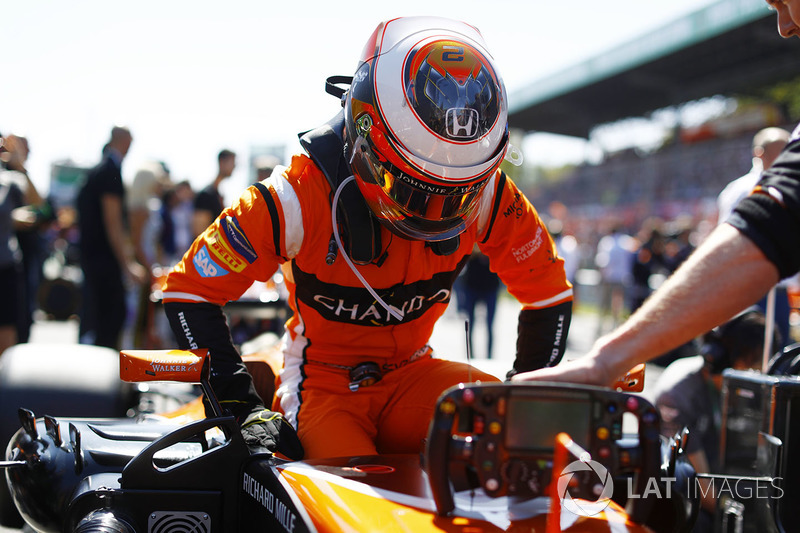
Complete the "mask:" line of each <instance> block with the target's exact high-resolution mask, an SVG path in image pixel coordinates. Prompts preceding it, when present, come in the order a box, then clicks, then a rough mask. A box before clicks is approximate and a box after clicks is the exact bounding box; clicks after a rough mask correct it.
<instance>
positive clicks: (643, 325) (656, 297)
mask: <svg viewBox="0 0 800 533" xmlns="http://www.w3.org/2000/svg"><path fill="white" fill-rule="evenodd" d="M777 282H778V269H777V268H776V267H775V265H774V264H773V263H772V262H770V261H769V260H768V259H767V258H766V256H765V255H764V254H763V253H762V252H761V250H760V249H759V248H758V247H757V246H756V245H755V244H754V243H753V242H752V241H751V240H750V239H748V238H747V237H745V236H744V235H743V234H742V233H740V232H739V231H738V230H737V229H735V228H734V227H732V226H730V225H728V224H723V225H721V226H719V227H717V228H716V229H715V230H714V231H713V232H712V233H711V235H710V236H709V237H708V238H707V239H706V241H704V242H703V244H702V245H701V246H700V247H699V248H698V249H697V250H696V251H695V252H694V253H693V254H692V255H691V256H690V257H689V258H688V259H687V260H686V261H685V262H684V263H683V265H681V267H680V268H679V269H678V270H677V271H676V272H675V273H674V274H673V275H672V276H670V278H669V279H667V281H666V282H665V283H664V285H662V286H661V287H659V289H658V290H657V291H656V292H655V293H653V295H652V296H651V297H650V298H649V299H648V300H647V301H646V302H645V303H644V305H643V306H642V307H640V308H639V309H638V310H637V311H636V312H635V313H634V314H633V315H632V316H631V317H630V318H629V319H628V320H627V321H626V322H625V323H624V324H622V325H621V326H620V327H619V328H617V329H616V330H614V331H612V332H611V333H609V334H608V335H606V336H604V337H601V338H600V339H598V340H597V341H596V342H595V344H594V346H592V349H591V350H590V351H589V353H588V354H587V355H586V356H584V357H581V358H579V359H575V360H573V361H569V362H566V363H564V364H562V365H560V366H559V367H557V368H546V369H543V370H539V371H536V372H530V373H524V374H518V375H516V376H514V379H515V380H549V381H569V382H575V383H588V384H595V385H606V386H608V385H611V384H612V383H613V382H614V381H615V380H616V379H617V378H618V377H619V376H622V375H624V374H625V372H627V371H628V370H629V369H630V368H632V367H633V366H635V365H636V364H638V363H642V362H645V361H648V360H650V359H652V358H654V357H656V356H658V355H660V354H662V353H665V352H667V351H669V350H671V349H673V348H676V347H678V346H680V345H681V344H683V343H685V342H687V341H689V340H690V339H693V338H695V337H696V336H698V335H700V334H702V333H704V332H706V331H708V330H710V329H711V328H713V327H714V326H716V325H718V324H721V323H722V322H724V321H726V320H728V319H729V318H731V317H732V316H734V315H735V314H736V313H738V312H739V311H741V310H742V309H744V308H746V307H747V306H748V305H750V304H752V303H753V302H755V301H756V300H758V299H759V298H761V297H762V296H763V295H764V294H766V292H767V291H769V289H770V288H771V287H772V286H773V285H775V283H777Z"/></svg>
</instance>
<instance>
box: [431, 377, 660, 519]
mask: <svg viewBox="0 0 800 533" xmlns="http://www.w3.org/2000/svg"><path fill="white" fill-rule="evenodd" d="M625 413H631V414H632V415H634V416H635V417H636V419H637V420H638V433H637V434H634V435H623V432H622V419H623V415H624V414H625ZM562 432H564V433H567V434H568V435H570V437H571V438H572V439H573V440H574V441H575V442H576V443H577V444H578V445H579V446H580V447H582V448H584V449H585V450H588V451H589V453H590V455H591V460H592V461H596V462H598V463H600V464H601V465H603V467H604V468H605V469H606V470H607V471H608V473H609V474H611V477H612V479H613V478H619V477H621V476H628V475H632V476H633V477H634V483H633V487H635V490H636V492H637V494H638V495H641V496H642V497H640V498H629V499H628V504H627V508H626V511H627V513H628V515H629V517H630V518H631V519H632V520H633V521H634V522H637V523H641V522H644V520H645V519H646V518H647V515H648V514H649V512H650V509H651V508H652V504H653V501H652V498H648V497H647V494H648V491H646V490H645V489H646V487H647V483H648V481H649V480H650V479H653V478H657V477H658V476H659V474H660V463H661V442H660V437H659V417H658V414H657V412H656V410H655V408H654V407H653V405H652V404H651V403H650V402H648V401H647V400H646V399H645V398H642V397H641V396H635V395H632V394H626V393H623V392H616V391H612V390H610V389H606V388H601V387H592V386H586V385H574V384H563V383H558V384H555V383H546V382H531V383H488V384H461V385H457V386H455V387H451V388H450V389H448V390H446V391H445V392H444V393H443V394H442V395H441V396H440V397H439V400H438V402H437V405H436V410H435V413H434V417H433V420H432V422H431V425H430V428H429V431H428V440H427V444H426V450H425V458H424V460H425V468H426V471H427V473H428V479H429V483H430V487H431V491H432V493H433V498H434V501H435V503H436V508H437V511H438V513H439V514H440V515H442V516H445V515H448V514H450V513H451V512H452V511H453V509H454V508H455V503H454V491H453V486H454V484H461V485H463V484H464V483H465V480H472V481H471V482H470V481H466V483H469V484H471V485H472V486H470V487H468V488H478V487H480V488H482V489H483V490H484V492H485V493H486V494H487V495H488V496H490V497H499V496H506V495H508V496H519V497H529V498H535V497H538V496H542V495H546V494H547V492H546V488H547V486H548V485H549V484H550V483H551V482H553V481H554V480H555V479H556V477H557V476H558V475H559V473H557V472H553V471H552V469H553V454H554V446H555V436H556V435H557V434H558V433H562ZM584 459H586V458H584ZM459 472H469V474H467V475H464V476H459V475H457V473H459ZM565 472H566V470H565ZM598 482H599V480H598V479H597V478H596V476H595V475H594V472H591V471H589V472H575V473H573V481H571V482H570V484H569V486H570V488H569V492H570V495H571V496H572V497H579V498H584V499H594V498H596V494H598ZM650 492H652V491H650Z"/></svg>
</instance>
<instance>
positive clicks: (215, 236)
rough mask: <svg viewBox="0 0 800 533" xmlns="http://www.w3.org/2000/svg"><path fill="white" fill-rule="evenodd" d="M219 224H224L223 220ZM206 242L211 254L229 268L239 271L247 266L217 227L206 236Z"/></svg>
mask: <svg viewBox="0 0 800 533" xmlns="http://www.w3.org/2000/svg"><path fill="white" fill-rule="evenodd" d="M220 226H224V222H222V223H221V224H220ZM206 243H207V244H208V250H209V251H210V252H211V256H212V257H214V259H215V260H217V261H219V262H220V263H222V264H223V265H225V266H226V267H228V268H229V269H230V270H232V271H234V272H241V271H242V270H244V268H245V267H246V266H247V262H245V260H244V259H242V257H241V256H240V255H239V254H238V253H236V252H235V251H234V249H233V247H232V246H231V245H230V244H228V240H227V239H226V238H225V237H224V236H223V234H222V231H220V229H219V228H216V229H214V231H213V232H212V233H211V235H209V236H208V237H206Z"/></svg>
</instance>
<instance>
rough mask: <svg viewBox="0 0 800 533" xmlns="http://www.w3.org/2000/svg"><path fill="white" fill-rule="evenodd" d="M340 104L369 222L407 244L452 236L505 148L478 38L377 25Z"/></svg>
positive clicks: (497, 85)
mask: <svg viewBox="0 0 800 533" xmlns="http://www.w3.org/2000/svg"><path fill="white" fill-rule="evenodd" d="M342 98H343V105H344V121H345V131H344V137H345V155H346V157H347V158H348V160H349V162H350V167H351V169H352V171H353V175H354V176H355V180H356V183H357V184H358V187H359V189H360V191H361V193H362V195H363V196H364V199H365V200H366V202H367V205H368V206H369V208H370V210H371V211H372V213H373V214H374V215H375V216H376V217H377V218H378V220H379V221H380V222H381V223H382V224H383V225H384V226H386V227H388V228H389V229H390V230H391V231H392V232H393V233H395V234H398V235H400V236H401V237H405V238H409V239H415V240H424V241H431V242H434V241H444V240H448V239H451V238H453V237H455V236H457V235H459V234H460V233H462V232H463V231H464V230H465V229H466V228H467V226H468V225H469V224H470V223H472V222H473V221H474V220H475V217H476V216H477V213H478V210H477V209H476V208H477V205H478V202H479V198H480V193H481V191H482V190H483V188H484V186H485V185H486V183H487V182H488V181H489V179H490V178H491V177H492V176H493V175H494V174H495V172H496V171H497V169H498V167H499V166H500V163H501V162H502V161H503V159H504V157H505V156H506V151H507V150H508V147H509V144H508V120H507V116H508V111H507V103H506V92H505V86H504V85H503V81H502V79H501V78H500V75H499V74H498V72H497V69H496V68H495V66H494V63H493V59H492V57H491V56H490V55H489V52H488V51H487V50H486V46H485V44H484V41H483V37H482V36H481V34H480V32H479V31H478V30H477V29H476V28H474V27H473V26H470V25H468V24H465V23H463V22H458V21H454V20H450V19H446V18H437V17H407V18H397V19H393V20H390V21H388V22H383V23H381V24H379V25H378V27H377V28H376V30H375V31H374V32H373V34H372V36H371V37H370V38H369V41H367V44H366V46H365V47H364V51H363V52H362V57H361V59H360V62H359V65H358V68H357V69H356V72H355V75H354V76H353V81H352V84H351V86H350V89H349V90H348V91H347V93H346V94H345V95H344V96H343V97H342Z"/></svg>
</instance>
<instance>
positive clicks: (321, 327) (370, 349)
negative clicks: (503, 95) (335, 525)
mask: <svg viewBox="0 0 800 533" xmlns="http://www.w3.org/2000/svg"><path fill="white" fill-rule="evenodd" d="M331 196H332V191H331V187H330V185H329V184H328V182H327V181H326V179H325V178H324V176H323V175H322V173H321V171H320V170H319V168H318V167H317V166H316V165H315V164H314V163H313V162H312V161H311V159H309V158H308V157H306V156H305V155H297V156H294V157H293V159H292V161H291V164H290V166H289V167H288V168H278V169H277V170H276V171H275V172H274V173H273V175H272V177H270V178H269V179H267V180H264V181H263V182H261V183H260V184H256V185H254V186H251V187H249V188H248V189H247V190H246V191H244V193H243V194H242V195H241V197H240V198H239V199H238V200H237V201H235V202H234V203H233V205H232V206H230V207H228V208H226V209H225V210H224V211H223V213H222V214H221V215H220V216H219V217H218V218H217V220H216V221H215V222H214V223H213V224H212V225H211V226H209V228H208V229H207V230H206V231H205V232H204V233H203V234H202V235H200V236H199V237H198V238H197V239H196V240H195V242H194V243H193V244H192V246H191V248H190V249H189V250H188V251H187V253H186V254H185V255H184V257H183V260H182V261H181V262H180V263H179V264H178V265H177V266H176V267H175V268H174V269H173V271H172V272H171V273H170V274H169V276H168V279H167V282H166V286H165V290H164V302H165V309H166V311H167V315H168V317H169V319H170V323H171V325H172V328H173V330H174V331H175V333H176V335H177V336H178V342H179V345H181V347H183V348H186V347H199V348H209V349H210V350H211V356H212V384H213V385H214V388H215V390H216V392H217V395H218V396H219V398H220V400H221V401H222V403H223V405H225V406H226V407H228V408H230V409H231V410H232V411H233V412H234V414H236V413H237V407H238V406H248V407H249V406H251V405H252V404H253V403H254V402H257V401H258V398H257V395H256V393H255V391H254V389H253V387H252V381H251V380H249V376H248V375H247V373H246V371H245V370H244V368H243V365H242V364H241V359H240V358H239V356H238V354H237V353H236V350H235V349H234V348H233V345H232V342H231V339H230V334H229V332H228V330H227V329H226V327H227V326H226V324H225V319H224V317H223V315H222V313H221V306H223V305H224V304H225V303H226V302H228V301H230V300H235V299H237V298H238V297H239V296H240V295H241V294H242V293H243V292H244V291H245V290H246V289H247V288H248V287H249V286H250V285H251V284H252V282H253V281H254V280H261V281H264V280H267V279H269V277H270V276H272V274H273V273H274V272H275V270H276V269H277V268H281V269H282V272H283V274H284V278H285V280H286V285H287V288H288V291H289V299H288V303H289V306H290V308H291V311H292V314H291V316H290V318H289V319H288V320H287V322H286V335H285V336H284V369H283V372H282V374H281V385H280V387H279V389H278V392H277V394H276V398H275V402H274V406H275V407H274V408H275V409H280V410H281V411H282V412H283V413H285V415H286V417H287V419H288V420H289V421H290V422H291V423H292V424H293V425H294V426H295V428H296V429H297V431H298V434H299V436H300V439H301V442H302V443H303V446H304V448H305V451H306V457H307V458H312V457H323V456H328V457H331V456H340V455H362V454H374V453H376V452H381V453H386V452H396V453H398V452H416V451H419V449H420V446H421V442H422V439H423V438H424V437H425V434H426V432H427V428H428V423H429V420H430V417H431V415H432V412H433V407H434V405H435V401H436V398H437V397H438V396H439V394H440V393H441V392H442V391H443V390H444V389H446V388H448V387H450V386H451V385H455V384H457V383H459V382H464V381H467V379H468V376H469V375H470V374H469V371H468V367H467V365H466V364H465V363H458V362H451V361H444V360H441V359H435V358H433V357H432V355H433V350H432V349H431V348H430V347H429V346H428V344H427V342H428V339H429V338H430V336H431V333H432V331H433V327H434V324H435V323H436V321H437V319H439V317H440V316H441V315H442V313H444V311H445V309H446V307H447V305H448V302H449V301H450V297H451V290H452V286H453V282H454V281H455V279H456V277H457V276H458V273H459V271H460V270H461V268H462V267H463V266H464V265H465V264H466V261H467V259H468V257H469V255H470V253H471V252H472V250H473V246H474V245H476V244H477V246H478V247H479V248H480V250H481V251H482V252H483V253H484V254H486V255H487V256H488V257H489V259H490V264H491V268H492V270H494V271H495V272H497V273H498V275H499V276H500V278H501V279H502V280H503V282H504V283H505V285H506V286H507V288H508V290H509V292H510V293H511V294H512V295H513V296H515V297H516V298H517V299H518V300H519V301H520V303H521V304H522V308H523V310H522V311H521V313H520V325H519V336H518V346H517V347H518V349H517V351H518V354H517V360H516V362H515V370H517V371H524V370H531V369H534V368H539V367H542V366H546V365H553V364H555V363H557V362H558V361H559V360H560V358H561V356H562V355H563V351H564V347H565V346H566V336H567V331H568V328H569V320H570V317H571V302H572V287H571V285H570V284H569V282H568V281H567V279H566V276H565V273H564V268H563V261H562V259H561V258H559V257H558V256H557V254H556V251H555V246H554V243H553V240H552V239H551V237H550V235H549V234H548V232H547V230H546V228H545V226H544V224H543V223H542V221H541V220H540V218H539V216H538V215H537V213H536V211H535V209H534V208H533V206H532V205H531V204H530V202H529V201H528V200H527V199H526V197H525V196H524V195H523V194H522V193H521V192H520V191H519V189H517V187H516V186H515V184H514V183H513V182H512V180H511V179H509V178H508V177H507V176H506V175H505V174H504V173H503V172H501V171H498V172H497V173H496V175H495V176H494V177H493V178H492V179H491V180H490V181H489V183H488V184H487V185H486V187H485V189H484V192H483V193H482V199H481V203H480V206H479V209H480V213H479V215H478V218H477V221H476V222H475V223H473V224H472V225H471V226H469V227H468V228H467V230H466V231H465V232H464V233H462V234H461V236H460V241H459V246H458V249H457V250H456V251H455V252H454V253H451V254H450V255H439V254H437V253H434V251H433V250H432V249H431V247H430V246H428V245H426V243H425V242H423V241H412V240H407V239H404V238H401V237H399V236H396V235H392V234H391V233H390V232H389V231H388V230H387V229H385V228H381V232H382V234H381V239H382V240H381V242H382V243H384V244H383V246H384V248H385V251H384V253H383V254H382V255H381V256H380V257H379V259H378V260H376V261H373V263H372V264H368V265H359V266H358V267H357V268H358V269H359V271H360V273H361V274H362V276H363V277H364V278H365V279H366V281H367V282H368V283H369V285H371V286H372V287H373V288H374V289H375V290H376V291H377V292H378V294H379V295H380V296H381V297H382V298H383V299H384V300H385V301H386V302H387V303H388V304H389V305H390V306H392V307H393V308H394V309H395V310H396V311H397V312H398V313H399V315H400V316H401V318H402V319H401V320H398V319H397V318H396V317H394V316H392V315H391V314H389V313H388V312H387V311H386V310H385V309H384V308H383V307H382V306H381V305H379V304H378V303H377V302H376V301H375V299H374V298H373V297H372V296H371V295H370V294H369V292H368V291H367V289H365V288H364V287H363V286H362V284H361V283H360V282H359V280H358V279H357V277H356V276H355V275H354V273H353V272H352V271H351V269H350V268H349V267H348V265H347V264H346V263H345V261H344V260H343V259H342V258H341V257H338V258H337V259H336V260H335V261H333V263H332V264H328V262H326V255H327V254H328V251H329V243H330V240H331V235H332V231H333V229H332V228H333V225H332V221H331ZM340 253H341V252H340ZM365 361H370V362H375V363H377V364H378V366H380V368H381V370H382V373H383V377H382V379H381V380H380V381H378V382H377V383H375V384H374V385H371V386H368V387H361V388H359V389H358V390H356V391H355V392H352V391H351V390H350V389H349V388H348V383H349V381H350V378H349V370H350V369H352V368H353V367H354V366H355V365H358V364H359V363H363V362H365ZM231 376H233V377H234V379H233V380H231V379H230V378H231ZM471 377H472V379H473V380H484V381H485V380H496V378H494V377H492V376H489V375H487V374H483V373H482V372H479V371H477V370H475V369H472V370H471ZM265 400H267V401H269V400H270V399H268V398H265ZM239 412H243V411H242V410H239Z"/></svg>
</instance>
